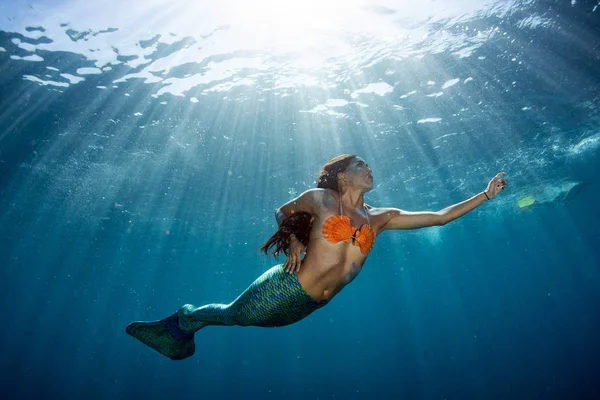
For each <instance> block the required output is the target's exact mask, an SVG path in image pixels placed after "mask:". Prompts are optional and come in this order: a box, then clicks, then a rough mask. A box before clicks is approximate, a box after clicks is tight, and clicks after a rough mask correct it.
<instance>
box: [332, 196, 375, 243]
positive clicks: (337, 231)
mask: <svg viewBox="0 0 600 400" xmlns="http://www.w3.org/2000/svg"><path fill="white" fill-rule="evenodd" d="M363 207H365V206H363ZM365 214H366V215H367V223H366V224H362V225H361V226H360V228H359V229H356V228H355V227H353V226H352V223H351V222H350V218H348V217H347V216H345V215H343V214H342V200H341V199H340V215H334V216H332V217H329V218H327V220H325V222H324V223H323V230H322V232H323V237H324V238H325V239H326V240H327V241H328V242H329V243H339V242H341V241H344V242H347V243H352V244H353V245H355V246H358V248H359V249H360V252H361V253H363V254H365V255H366V254H369V252H370V251H371V249H372V248H373V245H374V244H375V232H374V231H373V229H372V228H371V221H369V213H368V211H367V208H366V207H365Z"/></svg>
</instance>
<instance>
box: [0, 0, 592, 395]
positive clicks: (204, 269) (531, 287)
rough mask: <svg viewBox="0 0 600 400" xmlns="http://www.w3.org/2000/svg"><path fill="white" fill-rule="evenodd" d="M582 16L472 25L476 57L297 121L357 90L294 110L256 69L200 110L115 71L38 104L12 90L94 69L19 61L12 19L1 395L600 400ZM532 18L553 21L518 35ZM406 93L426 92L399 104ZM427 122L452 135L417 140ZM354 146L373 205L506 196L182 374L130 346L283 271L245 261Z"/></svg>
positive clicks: (205, 353) (425, 69) (5, 114)
mask: <svg viewBox="0 0 600 400" xmlns="http://www.w3.org/2000/svg"><path fill="white" fill-rule="evenodd" d="M572 3H573V4H572ZM572 3H571V2H564V1H561V2H559V1H556V2H522V3H514V6H513V8H512V9H511V10H510V11H508V12H505V13H503V14H502V15H498V14H497V13H494V12H489V13H482V14H481V15H476V16H475V17H473V18H472V20H470V21H469V25H470V26H471V29H473V27H474V26H475V27H477V28H478V29H480V30H485V29H487V28H490V27H492V28H493V27H498V29H499V30H498V32H499V33H498V34H497V35H495V36H494V37H493V38H492V39H490V40H487V41H485V42H484V43H483V44H481V45H480V46H478V47H477V48H476V49H475V50H474V51H473V54H471V55H470V56H468V57H463V58H461V57H457V55H456V54H455V52H454V51H453V50H452V51H451V50H448V49H445V50H444V49H443V50H442V51H438V52H435V51H430V52H429V53H427V54H423V55H422V57H413V58H410V57H408V58H405V59H402V60H400V59H395V58H393V57H381V58H380V59H379V60H377V62H374V63H372V65H367V64H368V63H366V62H365V65H364V66H363V68H362V74H363V76H362V78H361V79H363V80H364V82H367V83H374V82H386V83H388V84H389V85H391V86H392V87H393V91H391V92H389V93H387V94H385V95H384V96H379V95H376V94H366V95H361V96H362V97H361V98H360V100H361V102H362V103H364V104H367V105H368V107H361V106H360V105H357V104H349V105H347V106H345V107H344V115H343V116H339V115H338V116H335V115H325V114H320V113H310V112H300V111H303V110H307V109H310V108H312V107H314V106H317V105H319V104H323V103H325V102H326V101H327V100H328V99H332V98H344V97H345V98H348V96H347V93H349V92H351V91H353V90H356V89H357V88H356V87H353V84H354V83H353V82H352V81H349V80H346V81H342V82H341V83H339V85H337V86H336V87H334V88H332V87H329V88H327V89H323V88H316V89H315V88H299V89H297V90H295V91H291V92H290V93H289V95H288V96H280V93H276V92H275V91H268V90H262V89H264V88H269V87H271V84H272V82H270V81H269V79H268V78H269V76H267V75H263V76H261V77H260V78H258V79H257V83H256V87H253V88H247V87H246V88H239V87H234V88H232V89H230V90H229V91H228V92H227V93H222V92H205V93H202V94H201V95H200V94H198V95H197V101H196V102H190V99H189V96H192V95H194V94H196V91H197V93H200V92H201V90H200V89H203V88H204V87H200V88H198V87H196V88H194V89H190V92H188V93H186V96H184V97H179V96H174V95H169V94H167V95H163V96H160V97H159V98H156V97H152V95H153V94H155V93H157V90H159V89H160V88H161V86H162V84H161V83H154V84H152V83H144V82H143V81H142V80H141V79H130V80H126V81H125V82H122V83H119V84H118V85H115V86H116V87H114V88H113V87H112V85H113V82H114V81H115V80H117V79H119V78H121V77H123V76H124V75H125V74H127V73H131V71H132V68H131V67H128V66H126V65H125V64H119V65H113V66H112V69H111V70H107V71H103V72H102V73H100V74H96V75H86V76H85V81H82V82H80V83H78V84H75V85H70V86H68V87H64V86H53V85H51V84H39V83H36V82H32V80H31V79H26V78H24V77H26V76H30V77H37V78H39V79H42V80H47V79H53V78H52V77H48V76H47V75H48V74H52V72H49V71H53V70H48V69H47V66H53V67H56V68H57V69H60V70H61V71H62V72H68V73H72V74H75V70H76V69H77V68H83V67H93V65H94V63H93V62H90V61H89V60H85V58H83V57H82V56H81V55H79V54H76V53H71V52H68V51H63V52H61V51H44V50H37V51H35V54H37V55H40V56H41V57H42V58H43V61H38V62H32V61H26V60H19V59H15V58H14V57H13V58H11V56H19V57H24V56H26V55H28V54H29V53H28V52H27V51H25V50H24V49H23V48H22V47H19V46H18V43H19V42H21V43H23V42H25V43H33V44H39V43H42V42H44V41H48V40H50V41H51V40H52V39H49V38H46V39H39V37H38V38H37V39H31V38H28V36H27V33H31V32H33V33H36V32H40V27H37V26H34V25H31V26H29V29H24V30H22V31H11V30H8V28H3V26H4V25H2V24H0V47H2V48H3V49H4V50H5V51H2V52H0V135H1V136H0V224H1V225H0V265H1V270H0V271H1V272H0V321H2V329H1V332H2V333H0V338H1V340H0V354H2V356H1V357H0V372H1V374H0V382H1V385H2V389H1V390H2V395H1V397H2V398H6V399H30V398H37V399H41V398H52V399H55V398H56V399H71V398H73V399H75V398H77V399H79V398H90V399H124V398H145V399H173V398H177V399H236V398H250V399H254V398H256V399H282V398H290V399H375V398H377V399H397V398H404V399H534V398H536V399H594V398H600V344H599V342H598V332H599V329H600V258H599V255H600V233H599V230H598V221H600V211H599V210H598V204H597V203H598V201H597V199H598V198H600V187H599V185H598V171H600V168H599V167H600V165H599V164H600V159H599V157H598V149H599V148H600V114H599V113H598V106H599V102H600V35H599V32H598V26H600V20H599V16H600V10H598V9H597V8H600V7H598V6H597V4H596V3H595V2H572ZM15 4H16V3H15ZM51 6H52V2H49V3H48V7H51ZM15 9H16V6H15ZM2 10H3V11H5V12H6V14H5V15H10V13H9V12H8V11H10V10H11V4H10V3H6V4H5V5H3V9H2ZM378 10H379V11H380V12H381V13H383V14H385V12H383V11H382V10H381V9H378ZM387 10H390V9H389V8H388V9H387ZM386 12H387V11H386ZM531 16H541V17H543V18H545V19H546V20H547V21H550V22H549V23H548V24H546V25H539V26H536V27H532V26H525V25H524V24H523V21H524V20H527V19H528V18H529V17H531ZM6 18H9V17H6ZM437 23H438V24H439V25H440V26H439V29H445V30H446V31H447V32H449V34H450V35H453V34H456V35H458V32H461V31H464V26H461V24H460V23H457V22H456V21H450V20H448V21H441V22H437ZM4 24H6V21H5V22H4ZM108 27H109V26H107V28H108ZM118 28H119V27H118V26H117V27H114V29H118ZM434 28H435V27H434ZM42 29H43V27H42ZM64 29H65V31H66V34H68V35H70V37H71V40H73V41H77V40H79V39H78V38H80V37H82V35H81V32H80V33H79V34H78V33H77V32H75V33H74V32H70V31H69V30H68V29H69V28H68V26H65V27H64ZM83 36H85V35H83ZM457 37H458V36H457ZM73 38H74V39H73ZM15 39H18V40H15ZM145 40H149V41H151V39H145ZM356 40H357V41H360V40H361V39H356ZM154 41H155V43H158V42H159V39H156V38H155V39H154ZM192 41H193V39H191V38H186V37H184V38H182V39H181V40H178V41H176V42H175V43H173V44H170V45H167V44H159V45H157V47H156V51H155V52H154V53H153V54H152V55H151V56H150V58H152V59H154V60H159V59H160V58H161V57H166V56H167V55H168V54H171V53H173V52H177V51H180V50H182V49H183V48H185V46H187V45H188V44H189V43H190V42H192ZM140 44H141V45H150V44H149V42H148V43H146V42H144V41H142V40H140ZM368 44H369V43H368V41H367V40H366V39H365V43H364V45H365V46H368ZM454 50H456V49H454ZM239 55H240V54H224V55H214V56H212V57H211V60H212V61H215V60H217V59H219V57H221V59H228V58H235V57H237V56H239ZM254 55H255V56H257V57H260V56H261V54H260V53H256V54H254ZM513 59H515V60H513ZM207 63H208V61H204V60H199V61H198V63H197V64H195V65H194V64H192V65H190V64H185V65H181V66H179V67H178V68H179V69H177V68H175V69H172V70H171V71H170V72H169V73H168V74H166V73H165V74H166V75H165V76H164V77H165V78H167V77H171V78H177V77H182V76H185V75H186V74H189V73H192V74H193V73H198V71H202V70H204V68H206V66H207ZM133 70H134V72H135V71H139V69H135V68H133ZM254 72H255V71H252V70H242V71H241V72H240V74H239V77H243V76H251V75H252V74H254ZM270 73H271V74H273V75H276V74H277V73H278V72H277V71H275V72H270ZM455 77H460V78H461V79H460V83H458V84H457V85H455V86H452V87H450V88H448V89H447V90H446V91H445V94H444V96H440V97H433V96H432V97H427V96H426V95H425V94H427V93H430V92H435V90H431V91H430V92H428V91H427V90H428V84H427V83H425V82H428V81H434V82H436V85H437V86H438V87H439V85H440V84H441V83H443V82H445V81H448V80H450V79H453V78H455ZM467 77H472V78H473V79H472V81H466V82H465V80H466V78H467ZM271 78H272V76H271ZM62 81H63V82H64V81H65V79H63V80H62ZM224 81H226V80H224ZM57 82H58V81H57ZM98 86H106V87H107V89H102V88H100V89H99V88H98ZM361 86H364V85H361ZM54 89H56V90H54ZM411 90H418V91H419V93H421V94H422V95H421V96H419V95H418V94H417V95H414V96H408V97H402V96H403V95H404V94H406V93H408V92H410V91H411ZM124 93H127V94H129V95H128V96H124ZM164 101H166V104H161V103H162V102H164ZM394 104H396V105H399V104H401V105H402V106H403V108H404V109H403V110H400V111H399V110H398V109H397V108H394V107H392V106H393V105H394ZM140 110H142V111H143V112H142V115H140V116H136V117H135V118H134V117H133V115H134V113H136V112H138V111H140ZM429 117H439V118H441V121H440V122H438V123H435V122H434V123H431V122H430V123H427V122H421V123H416V121H417V120H420V119H422V118H429ZM446 135H447V136H446ZM346 152H349V153H358V154H360V155H362V156H363V157H364V158H366V159H367V161H368V162H369V164H370V165H371V166H372V167H373V170H374V172H373V175H374V177H375V190H373V192H372V193H369V194H368V195H367V202H368V203H370V204H373V205H375V206H395V207H399V208H403V209H407V210H424V209H428V210H431V209H440V208H443V207H445V206H447V205H450V204H453V203H455V202H458V201H462V200H464V199H466V198H468V197H470V196H472V195H474V194H476V193H477V192H479V191H481V190H483V189H485V185H486V184H487V181H488V180H489V179H490V178H491V177H492V176H493V175H494V174H496V173H497V172H499V171H506V172H507V173H508V180H509V184H510V186H509V188H508V189H507V191H506V192H505V193H502V195H501V196H499V198H497V199H495V200H494V201H493V202H490V203H486V204H485V205H484V206H482V207H480V208H479V209H477V210H475V211H474V212H472V213H470V214H468V215H467V216H465V217H464V218H461V219H460V220H458V221H455V222H453V223H451V224H449V225H447V226H444V227H440V228H437V227H436V228H429V229H425V230H421V231H411V232H386V233H384V234H382V235H381V236H380V237H379V239H378V242H377V246H376V247H375V250H374V251H373V252H372V255H371V256H370V257H369V260H368V262H367V264H366V266H365V268H364V270H363V271H362V273H361V274H360V276H359V277H358V278H357V279H356V280H355V281H354V282H353V283H352V285H350V286H349V287H347V288H346V289H345V290H344V291H342V292H341V293H340V294H339V295H338V296H337V297H336V298H335V299H334V300H333V301H332V302H331V303H330V304H329V305H328V306H327V307H325V308H323V309H321V310H319V311H318V312H316V313H315V314H313V315H311V316H310V317H309V318H307V319H306V320H303V321H301V322H299V323H298V324H295V325H293V326H289V327H284V328H276V329H262V328H241V327H227V328H225V327H214V328H208V329H205V330H203V331H201V332H200V333H199V334H198V335H197V336H196V343H197V354H196V355H195V356H194V357H192V358H190V359H187V360H184V361H180V362H173V361H170V360H167V359H165V358H164V357H162V356H160V355H159V354H157V353H155V352H153V351H151V350H149V349H147V348H145V347H144V346H142V345H140V344H139V343H137V342H135V341H134V340H133V339H131V338H130V337H128V336H127V335H125V332H124V328H125V326H126V325H127V324H128V323H129V322H130V321H132V320H139V319H146V320H148V319H156V318H162V317H164V316H166V315H168V314H170V313H172V312H173V311H174V310H176V309H177V308H178V307H179V306H180V305H181V304H183V303H187V302H191V303H194V304H197V305H200V304H203V303H208V302H228V301H230V300H232V299H233V298H234V297H235V296H237V294H238V293H239V292H240V291H242V290H243V289H244V288H245V287H246V286H247V285H248V284H250V283H251V282H252V281H253V280H254V279H255V278H256V277H257V276H258V275H260V274H261V273H262V272H263V271H265V270H266V269H268V268H269V267H270V266H271V265H273V264H275V263H276V262H277V261H276V260H273V259H270V258H267V257H264V256H261V255H260V254H259V253H258V251H257V248H258V247H259V246H260V245H261V244H262V243H263V242H264V240H266V238H268V237H269V236H270V235H271V233H272V232H273V230H274V228H275V221H274V218H273V211H274V210H275V208H276V207H278V206H279V205H280V204H282V203H284V202H286V201H287V200H289V199H290V198H291V197H292V196H294V195H295V194H296V193H299V192H301V191H303V190H306V189H308V188H310V187H312V186H313V182H314V178H315V174H316V172H317V169H318V168H319V167H320V165H321V164H323V163H324V162H326V161H327V160H328V159H330V158H332V157H334V156H336V155H338V154H341V153H346ZM529 195H531V196H533V197H534V198H535V200H536V202H535V203H534V204H533V205H532V206H531V207H529V208H526V209H520V208H519V207H518V205H517V204H518V203H517V202H518V200H519V199H522V198H523V197H525V196H529Z"/></svg>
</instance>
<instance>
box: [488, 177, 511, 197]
mask: <svg viewBox="0 0 600 400" xmlns="http://www.w3.org/2000/svg"><path fill="white" fill-rule="evenodd" d="M505 175H506V172H500V173H499V174H498V175H496V176H495V177H493V178H492V180H491V181H490V183H488V186H487V189H485V195H486V196H487V197H488V198H489V199H490V200H491V199H493V198H494V197H496V196H497V195H498V193H500V192H501V191H502V190H504V188H505V187H506V186H507V185H508V183H506V180H504V179H503V176H505Z"/></svg>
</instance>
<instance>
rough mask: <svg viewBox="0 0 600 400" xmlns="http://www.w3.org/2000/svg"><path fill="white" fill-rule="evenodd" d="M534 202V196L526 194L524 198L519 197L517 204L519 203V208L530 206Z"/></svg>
mask: <svg viewBox="0 0 600 400" xmlns="http://www.w3.org/2000/svg"><path fill="white" fill-rule="evenodd" d="M533 203H535V199H534V198H533V196H525V197H523V198H522V199H519V201H517V204H519V208H525V207H529V206H530V205H532V204H533Z"/></svg>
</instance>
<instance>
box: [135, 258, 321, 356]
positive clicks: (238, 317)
mask: <svg viewBox="0 0 600 400" xmlns="http://www.w3.org/2000/svg"><path fill="white" fill-rule="evenodd" d="M325 304H327V301H317V300H314V299H313V298H312V297H310V296H309V295H308V293H306V291H305V290H304V289H303V288H302V286H301V285H300V282H299V281H298V277H297V276H296V275H295V274H291V275H290V274H287V273H286V272H285V270H284V269H283V266H282V265H281V264H280V265H276V266H274V267H273V268H271V269H269V270H268V271H267V272H265V273H264V274H262V275H261V276H260V277H258V279H256V280H255V281H254V282H253V283H252V284H251V285H250V286H249V287H248V288H247V289H246V290H245V291H244V292H243V293H242V294H241V295H239V296H238V298H237V299H235V300H234V301H233V302H232V303H230V304H208V305H205V306H202V307H198V308H196V307H194V306H192V305H191V304H186V305H184V306H183V307H181V308H180V309H179V311H177V312H176V313H175V314H173V315H171V316H169V317H167V318H165V319H163V320H160V321H154V322H133V323H131V324H130V325H129V326H127V333H128V334H129V335H131V336H133V337H134V338H136V339H138V340H139V341H141V342H142V343H144V344H146V345H147V346H150V347H151V348H153V349H155V350H156V351H158V352H159V353H161V354H163V355H165V356H167V357H169V358H170V359H172V360H181V359H184V358H187V357H190V356H191V355H193V354H194V351H195V345H194V333H195V332H196V331H198V330H200V329H202V328H204V327H205V326H209V325H239V326H261V327H276V326H285V325H290V324H293V323H294V322H298V321H300V320H301V319H303V318H305V317H306V316H308V315H309V314H311V313H312V312H313V311H315V310H317V309H319V308H321V307H323V306H324V305H325Z"/></svg>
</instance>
